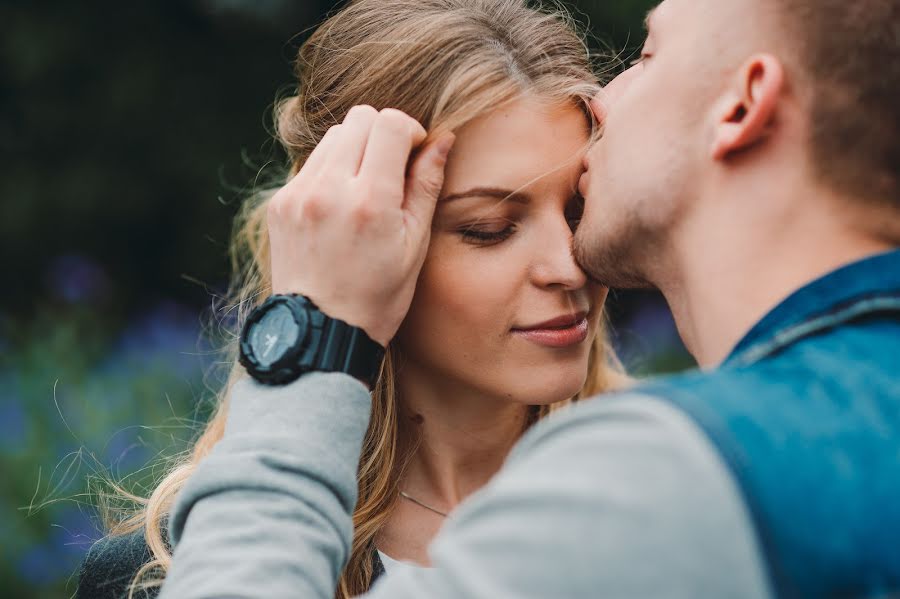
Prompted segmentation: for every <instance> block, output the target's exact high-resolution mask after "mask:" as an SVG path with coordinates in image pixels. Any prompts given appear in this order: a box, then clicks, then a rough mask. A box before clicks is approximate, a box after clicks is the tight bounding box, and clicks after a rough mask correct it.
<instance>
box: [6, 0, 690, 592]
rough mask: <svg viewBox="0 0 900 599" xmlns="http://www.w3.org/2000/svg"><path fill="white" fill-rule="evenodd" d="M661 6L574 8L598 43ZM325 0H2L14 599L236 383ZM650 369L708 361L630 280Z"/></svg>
mask: <svg viewBox="0 0 900 599" xmlns="http://www.w3.org/2000/svg"><path fill="white" fill-rule="evenodd" d="M654 3H655V2H654V0H580V1H569V2H563V4H564V5H566V6H567V7H568V8H569V9H570V10H572V11H573V12H574V14H575V15H576V17H577V18H578V19H579V20H581V21H582V22H584V23H589V25H590V30H591V32H592V33H593V35H594V36H595V37H596V39H595V40H594V41H593V42H592V45H593V46H594V47H595V48H599V47H600V45H601V44H606V45H608V46H609V47H612V48H615V49H622V50H625V51H626V52H627V51H628V50H634V49H636V48H637V47H639V45H640V43H641V41H642V35H643V31H642V26H641V22H642V20H643V17H644V15H645V13H646V11H647V10H648V9H649V8H650V7H651V6H652V5H653V4H654ZM339 5H340V3H335V2H333V1H327V0H181V1H173V2H113V1H112V0H95V1H93V2H83V3H82V2H59V1H57V2H53V1H46V0H44V1H42V0H35V1H30V2H12V1H3V2H0V32H2V35H0V152H2V176H0V258H2V261H0V265H2V277H0V289H2V299H0V472H2V478H3V482H2V486H0V538H2V539H3V543H0V552H2V560H0V589H2V590H0V594H2V595H3V596H5V597H16V598H30V597H35V598H37V597H40V598H47V597H67V596H70V595H71V594H72V593H73V592H74V589H75V583H76V571H77V567H78V564H79V562H80V560H81V558H82V556H83V555H84V552H85V551H86V550H87V549H88V547H89V546H90V544H91V543H92V542H93V541H94V540H96V539H97V538H99V537H100V536H102V534H103V530H102V526H101V523H100V521H99V519H98V517H97V513H96V509H95V505H96V503H97V501H98V497H97V495H96V494H95V491H96V489H97V488H98V487H97V485H96V483H97V482H98V481H99V480H102V478H103V477H108V476H111V477H112V478H114V479H115V480H119V481H123V482H124V484H125V486H126V487H128V488H130V489H132V490H135V491H136V492H138V493H145V492H146V490H147V489H148V488H150V487H151V485H152V482H153V481H154V480H155V478H156V476H157V475H158V474H159V469H158V468H155V467H154V464H157V463H158V461H159V460H160V459H161V458H163V457H165V456H169V455H173V454H175V453H176V452H178V451H179V450H180V449H183V448H184V444H185V443H186V442H187V441H188V440H189V439H190V438H191V436H192V434H193V433H194V430H195V429H194V427H192V423H194V422H196V421H197V420H198V419H202V418H203V417H204V416H205V413H206V406H207V405H208V400H209V399H210V398H211V397H212V395H213V394H214V392H215V390H216V388H217V386H218V385H219V384H220V383H221V376H220V375H219V372H220V371H221V369H220V368H217V367H216V363H217V360H219V359H220V357H219V356H217V354H216V353H215V349H216V347H217V340H216V336H215V334H211V332H213V333H214V331H215V327H214V326H213V327H210V326H209V323H210V322H212V321H214V320H215V317H214V314H213V313H212V312H211V309H210V307H211V305H212V304H213V303H214V300H215V298H216V296H217V294H220V293H222V291H223V290H224V289H225V287H226V284H227V278H228V274H229V271H228V269H229V263H228V259H227V247H228V237H229V233H230V229H231V220H232V218H233V216H234V214H235V212H236V210H237V208H238V206H239V204H240V202H241V200H242V199H243V198H245V197H246V196H247V194H248V193H249V192H250V190H251V189H253V186H254V182H255V181H257V180H258V177H260V176H262V177H265V176H266V173H267V172H269V170H270V169H272V168H276V169H277V167H278V166H280V165H281V164H282V161H283V157H282V156H281V155H280V153H279V149H278V148H277V147H275V146H274V144H273V143H272V142H271V139H270V136H269V134H268V132H267V131H268V129H269V116H270V113H269V110H270V108H271V105H272V103H273V101H274V100H275V98H276V96H277V95H278V94H280V93H282V94H283V93H285V92H289V91H290V90H291V88H292V72H291V64H290V63H291V58H292V56H293V55H294V54H295V52H296V49H297V48H298V47H299V45H300V43H302V41H303V40H304V39H305V37H306V35H307V33H308V31H309V28H311V27H313V26H315V24H316V23H317V22H319V21H320V20H321V19H322V18H323V16H324V15H325V14H326V13H327V12H328V11H330V10H333V9H334V8H335V7H336V6H339ZM610 314H611V317H612V320H613V323H614V327H615V342H616V345H617V347H618V349H619V352H620V354H621V355H622V357H623V359H624V361H625V363H626V365H627V366H628V367H629V369H630V370H631V371H632V372H634V373H636V374H638V375H648V374H652V373H659V372H669V371H676V370H679V369H683V368H686V367H689V366H691V364H692V362H691V360H690V358H689V357H688V356H687V354H686V353H685V351H684V349H683V347H682V346H681V344H680V342H679V341H678V337H677V333H676V331H675V329H674V325H673V322H672V319H671V316H670V315H669V312H668V311H667V309H666V307H665V304H664V302H662V300H661V299H660V297H659V296H658V295H656V294H654V293H648V292H640V293H635V292H629V293H615V294H613V296H612V297H611V300H610Z"/></svg>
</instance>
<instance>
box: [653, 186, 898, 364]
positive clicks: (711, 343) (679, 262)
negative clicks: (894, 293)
mask: <svg viewBox="0 0 900 599" xmlns="http://www.w3.org/2000/svg"><path fill="white" fill-rule="evenodd" d="M780 193H781V194H782V195H783V194H785V193H788V191H787V190H782V191H781V192H780ZM795 193H801V194H802V193H804V190H795ZM806 193H807V194H808V195H809V197H808V199H807V201H806V202H803V201H798V199H797V197H794V198H792V199H791V201H790V202H785V203H784V205H789V206H792V208H791V209H788V210H785V211H783V212H782V213H779V212H778V210H773V211H768V212H766V211H763V213H762V215H760V213H759V212H758V211H756V210H755V209H754V208H753V206H752V203H753V202H767V203H770V204H776V205H777V204H778V203H779V199H778V198H774V197H771V195H770V196H768V197H765V198H744V200H745V201H744V202H731V203H728V202H722V203H721V204H720V206H721V210H720V211H719V212H718V213H717V211H716V210H711V211H708V213H707V214H706V215H704V218H700V219H695V220H694V222H692V223H691V224H690V225H688V226H686V227H684V228H683V229H682V230H681V231H679V232H678V240H676V241H675V243H674V246H675V250H674V251H673V252H672V255H671V258H672V264H671V268H670V269H669V271H668V273H665V274H663V275H662V276H661V277H660V281H659V284H658V285H659V288H660V290H661V291H662V292H663V295H665V297H666V300H667V302H668V303H669V306H670V308H671V309H672V313H673V315H674V317H675V321H676V324H677V325H678V330H679V333H680V334H681V337H682V339H683V340H684V342H685V345H686V346H687V348H688V350H689V351H690V352H691V354H693V356H694V358H695V359H696V360H697V363H698V364H699V365H700V366H701V368H706V369H708V368H715V367H716V366H718V365H719V364H721V363H722V362H723V361H724V360H725V359H726V358H727V357H728V354H729V353H730V352H731V351H732V349H733V348H734V347H735V346H736V345H737V344H738V342H739V341H740V340H741V338H743V336H744V335H746V334H747V333H748V332H749V331H750V329H751V328H752V327H753V326H754V325H755V324H756V323H757V322H759V321H760V320H761V319H762V318H763V317H764V316H765V315H766V314H767V313H768V312H770V311H771V310H772V309H773V308H775V307H776V306H777V305H778V304H779V303H780V302H781V301H783V300H784V299H786V298H787V297H788V296H790V295H791V294H792V293H794V292H795V291H797V290H798V289H800V288H802V287H804V286H805V285H807V284H809V283H811V282H812V281H814V280H816V279H818V278H820V277H822V276H824V275H826V274H827V273H829V272H831V271H833V270H836V269H837V268H840V267H841V266H844V265H846V264H850V263H852V262H855V261H857V260H860V259H862V258H864V257H866V256H870V255H873V254H876V253H880V252H883V251H886V250H889V249H891V248H892V247H893V244H892V243H891V242H890V241H887V240H883V239H878V238H876V237H874V236H872V235H866V234H863V233H861V232H860V229H859V228H854V227H852V226H848V223H849V222H852V221H853V220H854V218H853V215H851V214H850V211H851V208H850V206H852V205H853V204H852V203H848V202H846V201H842V202H837V201H829V198H825V197H822V195H823V194H824V193H825V192H822V191H819V190H816V191H812V190H806ZM813 193H814V194H815V196H816V197H813V195H812V194H813ZM742 206H747V207H748V210H747V213H746V214H741V213H740V212H741V207H742ZM841 206H847V214H838V213H839V212H840V207H841ZM757 215H760V216H757Z"/></svg>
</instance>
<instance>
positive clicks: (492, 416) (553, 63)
mask: <svg viewBox="0 0 900 599" xmlns="http://www.w3.org/2000/svg"><path fill="white" fill-rule="evenodd" d="M296 74H297V78H298V88H297V94H296V96H294V97H291V98H289V99H287V100H285V101H283V102H282V103H280V105H279V106H278V109H277V126H276V130H277V135H278V139H279V141H280V142H281V143H282V144H283V145H284V147H285V149H286V150H287V153H288V155H289V158H290V175H291V176H293V175H295V174H296V173H297V172H298V171H299V170H300V169H301V167H303V166H304V164H305V163H306V161H307V159H308V158H310V155H311V153H312V151H313V149H314V148H315V147H316V145H317V144H318V143H319V142H320V141H321V140H322V139H323V137H325V135H326V133H327V132H328V131H329V130H332V131H335V130H336V129H333V127H334V126H335V125H337V124H338V123H341V122H342V121H344V119H345V118H347V119H364V118H368V114H367V113H369V112H371V113H374V112H376V111H380V110H383V109H386V108H394V109H399V110H401V111H403V112H404V113H406V114H407V115H410V116H411V117H413V118H414V119H416V120H417V121H418V122H420V123H422V124H423V126H424V127H425V128H426V129H427V131H428V134H429V135H430V136H431V137H432V138H434V139H437V138H439V137H440V136H442V135H444V136H446V135H447V134H449V133H453V134H454V135H455V143H454V145H453V148H452V150H450V154H449V156H448V157H447V164H446V175H445V179H444V181H443V190H442V193H441V197H440V200H439V202H438V205H437V208H436V210H435V214H434V219H433V224H432V229H431V241H430V245H429V249H428V253H427V256H426V257H425V262H424V266H423V268H422V271H421V275H420V277H419V280H418V285H417V287H416V292H415V295H414V297H413V299H412V303H411V307H410V310H409V313H408V315H407V317H406V319H405V321H404V323H403V326H402V327H401V329H400V331H399V332H398V334H397V336H396V337H395V338H394V339H392V340H388V339H384V340H382V339H376V341H380V342H382V343H383V344H384V343H387V342H388V341H390V342H389V343H387V350H386V356H385V360H384V363H383V366H382V369H381V371H380V375H379V376H378V378H377V381H375V384H374V386H373V391H372V401H373V409H372V418H371V421H370V424H369V428H368V431H367V434H366V437H365V441H364V445H363V451H362V458H361V460H360V463H359V471H358V484H359V489H358V501H357V504H356V508H355V512H354V515H353V525H354V529H355V534H354V540H353V546H352V549H351V552H350V557H349V562H348V563H347V565H346V568H345V569H344V571H343V573H342V574H341V576H340V581H339V587H338V596H339V597H349V596H353V595H357V594H360V593H363V592H365V591H366V590H368V589H369V587H370V586H371V585H372V583H373V582H374V580H375V579H376V578H377V577H378V576H379V575H380V573H382V572H383V571H384V570H385V569H392V568H417V567H427V566H428V565H429V564H428V555H427V553H426V547H427V546H428V544H429V542H430V540H431V539H432V538H433V537H434V535H435V534H436V533H437V531H438V530H439V529H440V527H441V525H442V524H443V522H444V521H445V519H446V518H447V517H448V515H449V514H450V513H451V512H452V511H453V508H454V507H455V506H456V505H457V504H458V503H459V502H460V501H462V500H463V499H464V498H465V497H467V496H468V495H470V494H471V493H473V492H474V491H476V490H477V489H479V488H480V487H482V486H483V485H484V484H485V483H486V482H487V481H488V480H489V479H490V478H491V476H492V475H493V474H494V473H495V472H496V471H497V470H498V469H499V468H500V466H501V464H502V463H503V461H504V458H505V457H506V456H507V453H508V452H509V450H510V449H511V448H512V446H513V445H514V444H515V443H516V441H517V440H518V439H519V438H520V437H521V435H522V434H523V432H524V431H525V430H526V429H527V428H528V427H529V426H530V425H531V424H532V423H534V422H535V421H536V420H537V419H540V418H542V417H544V416H545V415H547V414H548V413H550V412H551V411H552V410H554V409H556V408H558V407H560V406H564V405H565V404H567V403H568V402H571V401H576V400H577V399H578V398H580V397H584V396H589V395H593V394H596V393H598V392H601V391H603V390H605V389H608V388H610V387H611V386H612V385H614V384H616V383H617V382H618V381H620V380H622V377H621V375H620V374H619V373H618V370H617V369H616V368H615V366H614V364H615V361H614V359H613V356H612V355H611V354H610V351H609V349H608V348H607V345H606V343H605V338H604V333H603V301H604V299H605V290H604V289H602V288H599V287H597V286H594V285H592V284H590V283H589V281H588V280H587V278H586V277H585V274H584V273H583V272H582V271H581V270H580V269H579V267H578V266H577V265H576V263H575V261H574V259H573V257H572V253H571V242H572V233H573V231H574V229H575V227H576V225H577V223H578V220H579V218H580V214H581V209H582V200H581V198H580V196H579V194H578V191H577V189H578V182H579V179H580V177H581V175H582V173H583V166H582V156H583V154H584V151H585V150H586V149H587V147H588V145H589V143H590V141H591V139H592V136H593V134H594V124H593V120H592V117H591V111H590V109H589V107H588V101H589V99H590V98H591V97H592V96H594V94H595V93H596V92H597V90H598V86H597V82H596V78H595V75H594V74H593V72H592V69H591V63H590V60H589V56H588V52H587V50H586V49H585V46H584V44H583V42H582V41H581V39H580V38H579V36H578V35H577V34H576V32H575V31H574V29H573V25H572V23H571V21H570V20H569V19H568V18H567V17H566V16H564V15H562V14H558V13H548V12H543V11H540V10H536V9H533V8H530V7H528V6H526V3H525V2H524V1H522V0H358V1H356V2H352V3H350V4H349V5H348V6H347V7H345V8H344V9H343V10H341V11H340V12H338V13H336V14H335V15H334V16H332V17H331V18H329V19H328V20H327V21H325V22H324V23H323V24H322V25H321V26H320V27H319V28H318V30H317V31H316V32H315V33H314V34H313V35H312V36H311V38H310V39H309V40H308V41H307V42H306V43H305V44H304V45H303V47H302V48H301V49H300V53H299V56H298V58H297V61H296ZM356 105H368V106H369V108H361V109H356V110H354V111H351V107H353V106H356ZM383 166H384V165H381V164H378V163H377V161H375V160H372V161H368V160H367V161H366V162H364V163H362V164H361V165H360V169H378V168H381V167H383ZM288 179H290V177H289V178H288ZM270 199H271V194H269V196H266V197H262V198H258V199H256V200H253V201H251V202H249V203H248V206H247V209H246V210H245V211H244V212H243V214H242V216H241V218H240V220H239V227H238V228H237V231H238V232H237V236H236V240H235V244H234V256H235V258H236V260H235V262H236V264H237V266H238V269H237V274H236V283H235V286H234V298H233V305H235V306H237V307H238V309H239V313H240V314H241V318H240V319H239V320H241V321H243V320H244V318H245V317H246V314H247V313H248V312H249V311H250V310H252V309H253V308H254V307H256V306H258V305H259V304H261V303H262V302H263V301H264V300H266V298H268V297H269V296H270V295H271V294H272V293H273V290H274V291H276V292H277V291H278V289H277V288H278V284H277V281H276V282H275V285H274V289H273V277H275V278H277V276H278V272H277V269H279V268H280V267H283V266H284V265H285V264H286V263H288V262H291V261H302V259H303V257H302V256H300V255H297V256H284V255H274V254H272V253H271V252H270V248H271V247H272V244H270V233H271V234H272V235H273V236H274V235H276V234H277V232H278V226H277V225H278V222H277V219H278V218H279V217H280V213H279V211H278V210H273V209H272V205H271V202H270ZM236 353H237V349H236V348H234V351H233V353H232V355H236ZM244 376H246V373H245V372H244V370H243V368H241V367H240V366H237V367H236V368H235V370H234V372H233V375H232V377H231V381H230V384H229V385H228V386H227V387H226V389H224V390H223V392H222V394H221V403H220V406H219V409H218V410H217V411H216V413H215V415H214V416H213V418H212V419H211V420H210V422H209V423H208V424H207V425H206V428H205V431H204V432H203V434H202V436H200V437H199V439H198V441H197V443H196V445H195V446H194V448H193V451H192V452H191V453H190V454H189V455H188V456H187V457H186V458H185V459H184V461H183V462H182V463H181V464H179V465H178V466H177V467H176V468H174V469H173V470H172V471H171V472H170V473H169V474H168V475H167V476H166V477H165V478H164V479H163V480H162V481H161V483H160V484H159V486H158V487H157V489H156V491H155V492H154V493H153V494H152V495H151V496H150V498H149V499H148V500H146V502H144V504H143V508H142V509H141V510H140V511H139V512H138V513H136V514H135V515H134V516H133V517H131V518H128V519H126V520H123V521H120V522H118V523H117V524H116V525H115V526H114V527H113V529H112V531H111V536H110V537H108V538H107V539H105V540H104V541H102V542H101V543H98V545H97V546H95V548H94V549H93V550H92V552H91V553H90V555H89V556H88V558H87V560H86V562H85V565H84V567H83V570H82V578H81V584H80V586H79V592H78V596H79V597H83V598H86V597H114V596H120V595H121V594H123V593H126V592H127V593H129V594H134V593H135V592H136V591H141V592H143V591H148V592H149V593H150V594H154V593H155V590H156V587H157V586H158V584H159V583H160V582H161V580H163V579H164V577H165V574H166V570H167V568H168V566H169V563H170V559H171V555H170V550H169V547H168V545H167V540H166V532H165V523H166V516H167V512H168V510H169V508H170V506H171V505H172V501H173V499H174V497H175V495H176V494H177V493H178V491H179V489H180V488H181V487H182V486H183V484H184V482H185V481H186V480H187V479H188V478H189V477H190V476H191V474H192V471H193V470H194V468H195V466H196V465H197V464H198V462H199V461H200V460H202V459H203V458H204V456H206V455H207V454H208V453H209V452H210V450H211V449H212V448H213V447H214V446H215V444H216V442H217V441H218V440H219V439H220V438H221V437H222V435H223V432H224V429H225V427H226V423H227V420H228V397H229V392H230V390H231V388H232V386H233V384H234V383H235V382H236V381H238V380H239V379H240V378H241V377H244ZM137 595H138V596H140V592H138V593H137Z"/></svg>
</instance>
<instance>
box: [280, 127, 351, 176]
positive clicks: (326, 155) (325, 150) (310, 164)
mask: <svg viewBox="0 0 900 599" xmlns="http://www.w3.org/2000/svg"><path fill="white" fill-rule="evenodd" d="M340 132H341V126H340V125H335V126H333V127H331V128H330V129H329V130H328V131H326V132H325V135H323V136H322V139H321V140H320V141H319V143H318V145H316V147H315V148H314V149H313V151H312V153H311V154H310V155H309V158H307V159H306V162H305V163H304V164H303V168H301V169H300V172H298V173H297V176H296V177H294V178H293V179H291V181H290V182H289V183H288V185H290V183H291V182H293V181H296V180H298V179H300V178H301V176H302V175H308V174H310V173H316V172H318V171H320V170H321V169H323V168H324V167H325V165H326V164H328V163H329V161H330V160H331V155H332V154H333V153H334V149H335V142H336V141H337V137H338V135H339V134H340Z"/></svg>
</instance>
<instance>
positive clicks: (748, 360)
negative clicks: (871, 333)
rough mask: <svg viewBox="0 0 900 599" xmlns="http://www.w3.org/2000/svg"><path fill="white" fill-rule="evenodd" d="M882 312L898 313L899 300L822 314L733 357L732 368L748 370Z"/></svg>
mask: <svg viewBox="0 0 900 599" xmlns="http://www.w3.org/2000/svg"><path fill="white" fill-rule="evenodd" d="M883 311H900V298H898V297H893V296H888V297H875V298H871V299H867V300H862V301H859V302H857V303H855V304H853V305H852V306H850V307H849V308H845V309H843V310H838V311H836V312H830V313H828V314H823V315H822V316H819V317H817V318H813V319H811V320H807V321H806V322H802V323H800V324H797V325H794V326H792V327H788V328H787V329H785V330H783V331H779V332H778V333H776V334H775V335H774V336H773V337H772V338H771V339H770V340H769V341H766V342H763V343H759V344H757V345H755V346H751V347H749V348H747V349H746V350H744V351H743V352H742V353H741V354H740V355H739V356H736V357H735V358H734V359H733V360H731V361H730V362H731V365H734V366H738V367H740V366H749V365H750V364H753V363H755V362H758V361H759V360H762V359H763V358H765V357H766V356H768V355H770V354H772V353H774V352H776V351H778V350H779V349H781V348H783V347H786V346H788V345H791V344H792V343H795V342H797V341H799V340H800V339H802V338H804V337H808V336H809V335H812V334H814V333H817V332H819V331H821V330H824V329H827V328H831V327H834V326H835V325H838V324H842V323H845V322H847V321H850V320H853V319H854V318H858V317H860V316H863V315H865V314H873V313H876V312H883Z"/></svg>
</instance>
